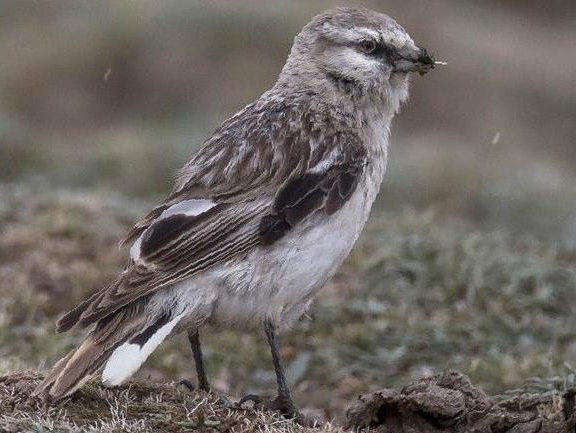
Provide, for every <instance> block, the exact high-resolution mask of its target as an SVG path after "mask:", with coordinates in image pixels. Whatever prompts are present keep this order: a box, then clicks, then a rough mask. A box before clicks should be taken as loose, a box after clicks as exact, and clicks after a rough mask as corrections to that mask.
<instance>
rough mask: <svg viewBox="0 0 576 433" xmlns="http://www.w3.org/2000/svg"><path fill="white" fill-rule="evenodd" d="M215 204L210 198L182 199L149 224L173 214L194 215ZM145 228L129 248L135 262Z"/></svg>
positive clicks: (138, 254) (137, 258)
mask: <svg viewBox="0 0 576 433" xmlns="http://www.w3.org/2000/svg"><path fill="white" fill-rule="evenodd" d="M214 206H216V203H214V202H213V201H212V200H205V199H191V200H184V201H181V202H179V203H176V204H175V205H172V206H170V207H169V208H168V209H166V210H165V211H164V212H162V213H161V214H160V216H159V217H158V218H157V219H156V220H154V222H153V223H152V224H150V225H151V226H152V225H153V224H154V223H155V222H157V221H160V220H163V219H165V218H168V217H171V216H173V215H186V216H196V215H200V214H203V213H204V212H207V211H208V210H210V209H212V208H213V207H214ZM146 232H147V230H144V231H143V232H142V234H141V235H140V236H139V237H138V239H136V240H135V241H134V243H133V244H132V247H131V248H130V258H131V259H132V260H133V261H134V262H135V263H136V262H138V261H139V260H140V252H141V250H140V246H141V245H142V239H144V236H145V235H146Z"/></svg>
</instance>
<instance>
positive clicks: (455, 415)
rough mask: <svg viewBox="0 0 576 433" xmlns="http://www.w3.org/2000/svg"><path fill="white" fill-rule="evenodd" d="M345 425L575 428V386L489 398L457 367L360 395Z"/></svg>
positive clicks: (524, 430)
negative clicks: (560, 391)
mask: <svg viewBox="0 0 576 433" xmlns="http://www.w3.org/2000/svg"><path fill="white" fill-rule="evenodd" d="M346 415H347V428H350V429H365V428H371V429H373V430H374V431H376V432H379V433H439V432H443V433H573V432H574V431H575V419H576V412H575V409H574V391H568V392H566V393H564V394H563V395H560V394H541V395H537V394H521V395H514V396H510V397H490V396H488V395H486V394H485V393H484V392H482V391H481V390H479V389H478V388H475V387H474V386H473V385H472V384H471V382H470V380H469V379H468V378H467V377H466V376H464V375H463V374H461V373H458V372H446V373H443V374H441V375H437V376H433V377H428V378H423V379H419V380H418V381H416V382H414V383H412V384H410V385H408V386H406V387H404V388H403V389H402V390H400V391H398V390H395V389H383V390H380V391H377V392H374V393H372V394H365V395H361V396H360V397H359V398H358V401H356V402H355V403H353V404H352V405H351V406H350V407H349V408H348V410H347V413H346Z"/></svg>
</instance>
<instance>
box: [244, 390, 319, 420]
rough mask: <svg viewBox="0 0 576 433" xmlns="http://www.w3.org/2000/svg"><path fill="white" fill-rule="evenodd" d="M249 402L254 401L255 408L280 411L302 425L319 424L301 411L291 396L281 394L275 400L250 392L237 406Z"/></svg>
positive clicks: (253, 406)
mask: <svg viewBox="0 0 576 433" xmlns="http://www.w3.org/2000/svg"><path fill="white" fill-rule="evenodd" d="M248 402H252V406H251V407H252V408H254V409H260V410H270V411H277V412H280V413H281V414H282V415H283V416H284V417H285V418H288V419H293V420H294V421H296V422H297V423H298V424H300V425H302V426H306V427H314V426H316V425H317V424H318V423H317V422H316V420H314V419H312V418H310V417H308V416H305V415H303V414H302V413H300V411H299V410H298V408H297V407H296V405H295V404H294V402H293V401H292V399H291V398H290V397H285V396H281V395H279V396H277V397H276V398H275V399H274V400H265V399H263V398H262V397H260V396H259V395H256V394H248V395H246V396H244V397H242V398H241V399H240V401H239V402H238V403H237V407H240V408H242V407H246V404H247V403H248Z"/></svg>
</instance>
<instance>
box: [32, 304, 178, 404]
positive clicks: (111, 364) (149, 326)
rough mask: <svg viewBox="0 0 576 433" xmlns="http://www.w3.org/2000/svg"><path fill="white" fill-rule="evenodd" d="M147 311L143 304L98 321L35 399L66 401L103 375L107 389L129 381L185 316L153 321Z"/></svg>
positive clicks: (46, 379) (132, 306) (167, 315)
mask: <svg viewBox="0 0 576 433" xmlns="http://www.w3.org/2000/svg"><path fill="white" fill-rule="evenodd" d="M144 308H145V305H143V304H142V303H137V305H129V306H126V307H124V308H122V309H121V310H119V311H117V312H115V313H113V314H112V315H110V316H108V317H106V318H103V319H102V320H100V321H98V322H97V323H96V326H95V328H94V330H92V331H91V332H90V333H89V334H88V336H87V337H86V339H85V340H84V341H83V342H82V344H80V346H78V347H77V348H76V349H75V350H73V351H72V352H70V353H69V354H68V355H66V356H65V357H64V358H62V359H61V360H60V361H58V362H57V363H56V364H55V365H54V367H53V368H52V370H51V371H50V372H49V373H48V375H47V376H46V378H45V379H44V380H43V381H42V383H40V385H38V387H37V388H36V390H35V391H34V393H33V395H36V396H41V397H43V398H45V399H48V400H51V401H56V400H59V399H62V398H64V397H67V396H69V395H71V394H73V393H74V392H75V391H76V390H78V389H79V388H80V387H81V386H82V385H84V384H85V383H86V382H87V381H88V380H89V379H90V378H91V377H93V376H94V375H95V374H96V373H98V372H100V371H102V381H103V382H104V384H105V385H108V386H115V385H120V384H121V383H123V382H124V381H126V380H127V379H128V378H129V377H130V376H132V374H134V373H135V372H136V371H137V370H138V369H139V368H140V366H141V365H142V363H143V362H144V361H145V360H146V358H148V356H149V355H150V354H151V353H152V352H153V351H154V350H155V349H156V348H157V347H158V346H159V345H160V343H162V341H163V340H164V339H165V338H166V337H167V336H168V335H169V334H170V333H171V332H172V331H173V330H174V327H175V326H176V325H177V324H178V322H179V321H180V319H181V318H182V316H183V315H182V314H180V315H177V316H174V315H173V314H172V313H170V312H167V313H164V314H162V315H159V316H157V317H155V318H152V319H150V318H149V317H147V316H148V315H147V314H145V313H144Z"/></svg>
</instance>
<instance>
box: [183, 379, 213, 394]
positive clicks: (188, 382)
mask: <svg viewBox="0 0 576 433" xmlns="http://www.w3.org/2000/svg"><path fill="white" fill-rule="evenodd" d="M178 385H182V386H185V387H186V388H188V391H190V392H194V391H196V390H198V389H199V390H201V391H205V392H210V385H208V384H199V385H198V386H197V385H195V384H194V382H192V381H191V380H189V379H182V380H181V381H180V382H178Z"/></svg>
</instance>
